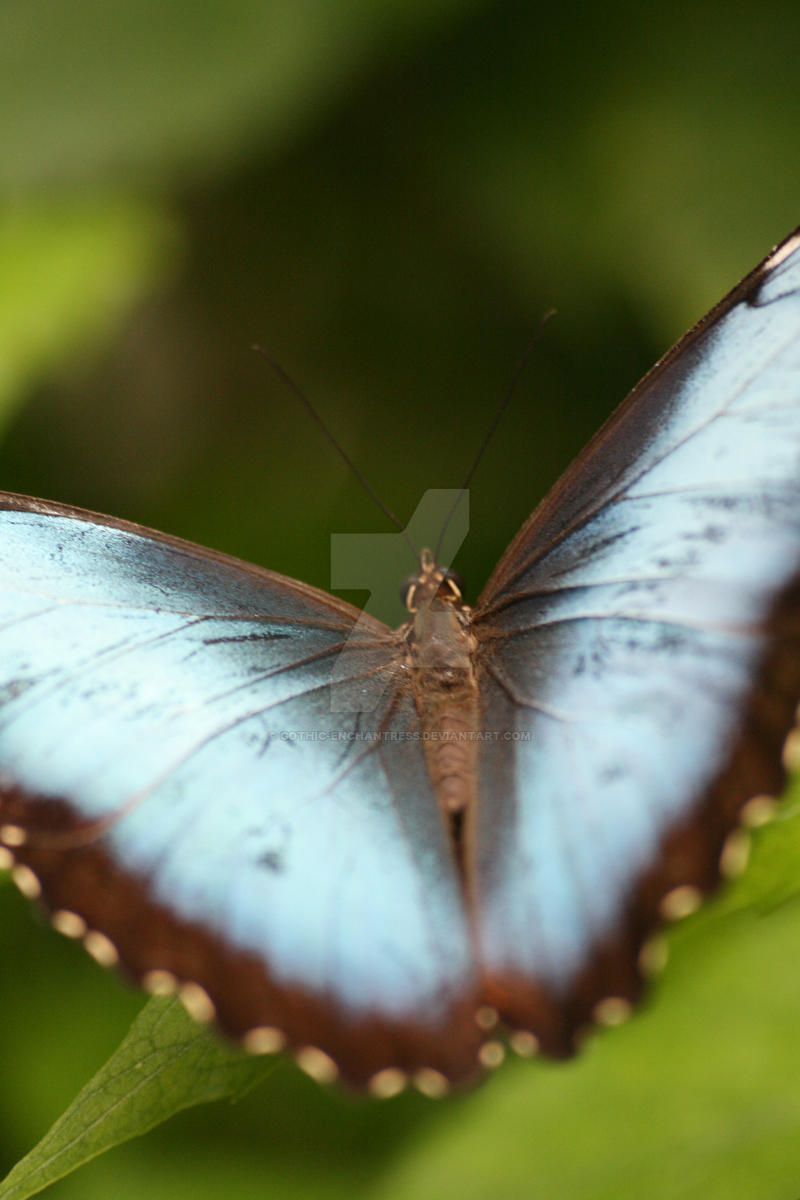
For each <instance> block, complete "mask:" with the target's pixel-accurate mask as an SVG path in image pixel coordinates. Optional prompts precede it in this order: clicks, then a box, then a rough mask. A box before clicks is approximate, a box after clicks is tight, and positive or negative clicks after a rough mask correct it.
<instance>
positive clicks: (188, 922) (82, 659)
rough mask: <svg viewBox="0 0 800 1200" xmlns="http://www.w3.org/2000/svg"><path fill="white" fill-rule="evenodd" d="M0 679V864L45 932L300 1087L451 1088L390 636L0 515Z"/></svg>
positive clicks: (441, 865)
mask: <svg viewBox="0 0 800 1200" xmlns="http://www.w3.org/2000/svg"><path fill="white" fill-rule="evenodd" d="M356 622H358V629H357V630H356V633H355V636H354V637H353V636H352V635H353V632H354V628H355V626H356ZM343 652H344V655H345V656H344V658H343V657H342V655H343ZM343 663H344V667H343V666H342V664H343ZM0 664H1V665H2V671H3V680H4V688H3V693H2V696H3V698H2V706H1V707H0V771H1V772H2V776H1V777H0V782H1V783H2V791H0V844H2V846H3V847H4V849H3V850H2V854H3V855H4V858H5V860H6V864H9V863H10V862H11V861H12V860H13V862H14V863H15V874H16V878H17V880H18V882H19V884H20V886H21V887H22V889H23V890H25V891H27V892H28V894H34V893H35V892H36V891H37V889H38V888H41V889H42V891H43V894H44V899H45V900H46V902H47V903H48V905H49V907H50V908H51V909H52V910H53V911H54V919H55V923H56V925H57V927H58V928H60V929H62V930H63V931H64V932H66V933H70V934H72V936H76V937H80V938H82V939H83V940H84V943H85V944H86V946H87V949H89V950H91V951H92V952H93V953H94V954H95V956H96V957H98V958H99V959H100V960H101V961H104V962H109V963H110V962H112V961H114V960H115V959H116V958H119V959H120V960H121V963H122V965H123V966H124V967H125V968H127V970H128V971H129V972H131V973H132V974H133V975H134V976H135V977H136V978H137V979H139V980H141V981H143V982H144V983H145V985H146V986H147V987H149V988H150V989H151V990H154V991H166V990H170V989H174V988H179V989H180V990H181V994H182V996H183V998H184V999H185V1001H186V1002H187V1006H188V1007H189V1008H190V1010H191V1011H194V1012H195V1013H196V1014H197V1015H199V1016H211V1015H213V1014H216V1016H217V1018H218V1020H219V1022H220V1023H221V1024H222V1026H223V1027H224V1028H225V1029H227V1030H228V1031H229V1032H232V1033H234V1034H237V1035H239V1036H244V1037H245V1039H246V1043H247V1044H248V1045H250V1046H251V1048H253V1049H277V1048H279V1047H280V1046H281V1045H283V1044H286V1045H288V1046H290V1047H292V1048H294V1050H295V1051H296V1052H297V1053H298V1056H299V1058H300V1061H301V1063H302V1064H303V1065H304V1066H305V1067H306V1068H307V1069H308V1070H310V1071H311V1073H314V1074H316V1075H317V1076H318V1077H320V1078H331V1077H333V1076H334V1075H335V1074H337V1072H339V1073H341V1075H342V1076H343V1077H344V1078H345V1079H346V1080H348V1081H350V1082H353V1083H356V1084H359V1085H362V1084H366V1083H368V1082H369V1080H370V1079H372V1078H373V1077H375V1076H376V1075H377V1076H378V1077H379V1079H382V1080H384V1081H385V1080H387V1079H390V1081H391V1082H392V1084H393V1086H394V1085H396V1084H397V1081H398V1080H400V1079H402V1078H403V1077H404V1075H408V1076H412V1075H413V1074H414V1073H415V1072H418V1071H419V1070H420V1069H428V1070H429V1071H430V1072H431V1075H430V1076H429V1077H430V1078H436V1077H437V1076H436V1074H435V1073H436V1072H438V1073H439V1075H440V1076H441V1077H442V1078H444V1077H445V1076H446V1077H448V1078H453V1079H459V1078H465V1077H467V1076H469V1075H471V1074H472V1073H474V1071H475V1069H476V1057H475V1054H476V1048H477V1044H478V1041H479V1037H478V1031H477V1029H476V1027H475V1025H474V1022H473V1019H472V1015H473V1011H474V1008H475V994H474V993H475V978H474V973H473V969H472V959H471V949H470V946H469V935H468V930H467V927H466V921H465V918H464V913H463V905H462V901H461V892H460V886H459V881H458V877H457V873H456V869H455V865H454V861H453V858H452V854H451V851H450V846H449V844H448V841H447V835H446V830H445V827H444V824H443V822H442V820H441V818H440V816H439V813H438V811H437V808H436V804H435V801H434V800H433V798H432V796H431V790H430V784H429V782H428V779H427V774H426V770H425V765H424V758H423V754H422V749H421V747H420V745H419V742H418V741H415V739H414V730H415V722H416V716H415V711H414V706H413V701H412V699H411V696H410V693H409V691H408V688H407V687H406V685H405V682H404V674H403V670H402V667H401V665H400V659H399V657H398V643H397V639H396V637H395V635H393V634H391V633H390V632H389V631H388V630H387V629H385V627H383V626H381V625H379V624H378V623H377V622H374V621H370V620H369V619H365V618H363V617H362V616H361V614H358V613H357V612H356V610H354V609H351V608H350V607H349V606H347V605H344V604H342V603H341V602H339V601H336V600H334V599H333V598H332V597H326V596H325V595H324V594H323V593H319V592H316V591H315V590H314V589H311V588H306V587H304V586H303V585H300V584H295V583H294V582H293V581H291V580H286V579H283V578H282V577H280V576H275V575H273V574H271V573H269V572H262V571H258V570H257V569H256V568H251V567H248V566H246V565H245V564H241V563H238V562H236V561H235V560H232V559H226V558H224V557H223V556H220V555H215V554H213V553H211V552H207V551H204V550H201V549H200V548H198V547H194V546H191V545H189V544H187V543H180V542H177V541H175V540H173V539H169V538H166V537H164V536H163V535H157V534H154V533H152V532H151V531H146V530H142V529H139V528H138V527H135V526H129V525H126V524H124V523H121V522H114V521H111V520H110V519H108V518H99V517H94V516H92V515H91V514H85V513H80V512H76V511H73V510H68V509H64V508H62V507H60V506H56V505H49V504H44V503H43V502H39V501H31V500H27V499H25V498H19V497H13V496H4V497H1V498H0ZM386 1072H389V1073H390V1074H389V1075H387V1074H386Z"/></svg>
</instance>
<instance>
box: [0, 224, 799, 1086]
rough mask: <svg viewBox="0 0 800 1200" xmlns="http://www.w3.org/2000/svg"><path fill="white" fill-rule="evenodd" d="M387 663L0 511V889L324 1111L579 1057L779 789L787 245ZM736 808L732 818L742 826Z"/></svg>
mask: <svg viewBox="0 0 800 1200" xmlns="http://www.w3.org/2000/svg"><path fill="white" fill-rule="evenodd" d="M406 602H407V607H408V610H409V612H408V620H407V622H406V623H405V624H404V625H403V626H402V627H401V628H400V629H398V630H391V629H389V628H388V627H387V626H385V625H383V624H382V623H380V622H378V621H376V620H374V619H373V618H371V617H367V616H365V615H364V614H361V613H359V612H358V611H357V610H356V609H354V608H352V607H351V606H350V605H348V604H346V603H344V602H343V601H341V600H339V599H335V598H334V597H332V596H330V595H327V594H325V593H324V592H321V591H318V590H316V589H314V588H312V587H309V586H306V585H305V584H303V583H298V582H296V581H295V580H292V579H288V578H285V577H283V576H280V575H277V574H274V573H272V572H270V571H268V570H263V569H261V568H259V567H255V566H251V565H248V564H246V563H242V562H239V561H237V560H235V559H232V558H228V557H226V556H224V555H222V554H218V553H215V552H214V551H211V550H207V549H203V548H201V547H198V546H195V545H191V544H189V543H187V542H183V541H179V540H177V539H175V538H171V537H168V536H166V535H164V534H161V533H155V532H153V531H151V530H149V529H144V528H142V527H140V526H137V525H133V524H129V523H127V522H124V521H120V520H115V519H114V518H112V517H106V516H97V515H95V514H92V513H88V512H84V511H81V510H78V509H74V508H69V507H66V506H64V505H60V504H55V503H50V502H48V501H43V500H36V499H32V498H30V497H24V496H16V495H12V494H2V495H0V866H3V867H5V868H7V869H11V870H12V872H13V876H14V878H15V880H16V882H17V884H18V885H19V887H20V888H21V890H22V891H23V892H24V893H25V894H26V895H29V896H31V897H38V896H41V897H42V899H43V900H44V902H45V903H46V905H47V906H48V908H49V910H50V913H51V918H52V921H53V924H54V925H55V926H56V928H58V929H59V930H61V931H62V932H63V933H65V934H68V935H69V936H72V937H74V938H78V939H80V940H82V941H83V943H84V945H85V946H86V948H87V949H88V950H89V951H90V952H91V953H92V954H93V955H94V957H95V958H97V959H98V960H99V961H100V962H102V963H106V964H112V963H118V964H119V965H120V966H121V967H122V968H123V969H124V970H125V971H126V972H127V973H128V975H130V976H132V977H133V978H134V979H136V980H137V981H139V982H140V983H141V984H142V985H143V986H144V987H145V988H146V989H147V990H148V991H150V992H152V993H156V994H161V993H167V992H175V991H177V992H178V994H179V995H180V996H181V998H182V999H183V1001H184V1003H185V1005H186V1006H187V1008H188V1009H189V1011H190V1012H192V1013H193V1014H194V1015H195V1016H197V1017H198V1018H204V1019H211V1018H212V1017H213V1018H215V1019H216V1021H217V1023H218V1025H219V1026H220V1027H221V1028H222V1029H223V1030H225V1031H227V1032H228V1033H230V1034H233V1035H235V1036H236V1037H238V1038H240V1039H241V1041H242V1042H243V1044H244V1045H245V1046H246V1047H247V1048H248V1049H250V1050H252V1051H254V1052H264V1053H273V1052H277V1051H279V1050H281V1049H283V1048H287V1049H289V1050H291V1051H292V1052H293V1053H294V1055H295V1057H296V1059H297V1061H298V1062H299V1063H300V1065H301V1066H302V1067H303V1068H304V1069H305V1070H306V1071H308V1072H309V1073H310V1074H312V1075H313V1076H315V1077H316V1078H318V1079H320V1080H332V1079H334V1078H336V1077H339V1078H341V1079H342V1080H344V1081H345V1082H347V1083H349V1084H351V1085H354V1086H356V1087H367V1088H369V1089H370V1090H371V1091H372V1092H373V1093H375V1094H377V1095H389V1094H392V1093H393V1092H395V1091H397V1090H399V1089H400V1088H401V1087H403V1086H404V1085H405V1084H406V1083H407V1082H408V1081H409V1080H410V1081H413V1082H415V1083H416V1084H417V1086H419V1087H420V1088H422V1089H423V1090H426V1091H428V1092H429V1093H431V1094H435V1093H437V1092H441V1091H444V1090H445V1089H446V1088H447V1086H448V1085H449V1084H450V1083H464V1082H467V1081H469V1080H471V1079H473V1078H475V1077H476V1076H477V1075H479V1074H480V1072H481V1070H482V1069H483V1068H484V1067H487V1066H490V1065H492V1064H493V1063H495V1062H496V1061H497V1060H498V1058H499V1057H500V1055H501V1050H500V1048H499V1047H500V1043H499V1042H498V1039H497V1031H498V1029H503V1030H505V1031H506V1032H507V1033H508V1036H509V1037H510V1040H511V1043H512V1045H513V1046H514V1047H515V1048H516V1049H518V1050H519V1051H520V1052H533V1051H534V1050H535V1049H537V1048H540V1049H541V1050H542V1051H543V1052H545V1053H547V1054H550V1055H556V1056H559V1055H567V1054H570V1053H571V1052H572V1051H573V1050H574V1048H575V1045H576V1043H577V1041H578V1040H579V1038H580V1036H581V1035H582V1032H583V1031H584V1030H585V1028H586V1027H587V1026H589V1025H591V1023H592V1022H598V1021H599V1022H601V1023H607V1024H608V1023H614V1022H616V1021H618V1020H620V1019H622V1018H623V1017H624V1016H625V1015H626V1014H627V1011H628V1009H629V1008H630V1006H631V1004H632V1003H633V1002H634V1001H635V1000H636V999H637V997H638V996H639V994H640V992H641V989H642V985H643V977H644V975H645V973H646V971H645V967H646V951H647V947H648V945H649V942H648V938H649V937H650V935H651V934H652V932H653V930H654V929H656V928H657V926H658V925H659V923H660V922H661V921H663V920H664V919H665V918H668V917H670V916H677V915H680V914H681V913H685V912H687V911H689V910H690V909H692V908H693V907H694V906H695V905H696V903H697V902H698V901H699V899H700V897H701V895H702V894H704V893H706V892H707V891H709V890H710V889H711V888H713V887H714V885H715V884H716V883H717V882H718V880H719V877H720V860H721V856H722V857H723V859H724V856H725V854H730V847H731V844H732V843H731V834H732V831H734V830H735V829H736V828H737V824H738V822H739V821H740V818H741V815H742V812H743V811H744V812H745V813H747V812H748V811H752V809H753V805H754V804H756V805H757V804H758V803H759V801H758V797H764V796H765V795H769V794H772V793H775V792H776V791H777V790H778V789H779V788H780V787H781V784H782V782H783V778H784V770H783V767H782V765H781V749H782V746H783V744H784V741H785V739H786V738H787V736H788V735H789V733H790V731H791V730H792V727H793V724H794V720H795V710H796V706H797V701H798V696H800V231H797V232H795V233H794V234H792V235H791V236H790V237H789V238H788V239H786V240H785V241H784V242H783V243H782V244H781V245H780V246H779V247H778V248H777V249H776V250H774V251H773V252H772V254H771V255H770V256H769V257H768V258H767V259H766V260H765V261H764V262H763V263H762V264H761V265H760V266H758V267H757V268H756V269H755V270H754V271H753V272H752V273H751V274H750V275H748V276H747V277H746V278H745V279H744V280H743V282H742V283H740V284H739V285H738V287H736V288H735V289H734V290H733V291H732V292H731V293H730V295H729V296H728V297H727V298H726V299H724V300H723V301H722V302H721V303H720V304H719V305H718V306H717V307H716V308H714V309H713V310H712V311H711V313H709V315H708V316H707V317H705V318H704V320H702V321H701V322H700V323H699V324H698V325H697V326H695V327H694V328H693V329H692V330H690V332H689V333H688V334H687V335H686V336H685V337H684V338H683V339H682V340H681V341H680V342H679V343H678V344H677V346H676V347H675V348H674V349H673V350H672V351H670V352H669V353H668V354H667V355H666V356H665V357H664V358H663V359H662V360H661V361H660V362H659V363H658V364H657V365H656V366H655V367H654V368H653V370H652V371H651V372H650V373H649V374H648V375H647V376H646V377H645V379H644V380H643V381H642V382H641V383H640V384H639V385H638V387H637V388H636V389H635V390H634V391H633V392H632V394H631V395H630V396H629V397H628V399H627V400H626V401H625V402H624V403H623V404H622V406H621V407H620V408H619V409H618V410H617V411H616V412H615V413H614V415H613V416H612V417H611V418H610V419H609V421H608V422H607V423H606V424H605V425H604V427H603V428H602V429H601V430H600V432H599V433H598V434H597V435H596V436H595V438H594V439H593V440H592V441H591V442H590V443H589V445H588V446H587V447H586V449H585V450H584V451H583V453H582V454H581V455H580V456H579V458H578V459H577V460H576V461H575V463H573V465H572V467H571V468H570V469H569V470H568V471H567V473H566V474H565V475H564V477H563V478H562V479H561V481H560V482H559V483H558V484H557V486H556V487H555V488H554V489H553V491H552V493H551V494H550V495H549V496H548V497H547V498H546V499H545V500H544V502H543V503H542V504H541V505H540V507H539V508H537V509H536V511H535V512H534V513H533V514H532V516H531V517H530V518H529V520H528V521H527V522H526V524H525V525H524V526H523V528H522V529H521V530H520V532H519V533H518V534H517V536H516V538H515V539H514V540H513V541H512V543H511V545H510V546H509V548H508V549H507V551H506V552H505V554H504V555H503V557H502V558H501V560H500V562H499V564H498V566H497V568H496V569H495V571H494V573H493V574H492V576H491V578H490V580H489V582H488V584H487V585H486V587H485V589H484V591H483V593H482V595H481V596H480V598H479V599H478V601H477V603H476V605H475V606H474V608H472V609H471V610H470V609H469V608H467V607H466V606H465V604H464V602H463V599H462V596H461V590H460V587H459V584H458V581H457V579H456V578H455V577H454V576H453V574H452V573H451V572H450V571H449V570H447V569H445V568H444V567H443V566H441V565H439V564H438V563H437V562H436V561H435V559H434V558H433V556H432V555H431V554H430V553H424V554H423V555H422V558H421V561H420V565H419V571H418V574H417V576H416V577H415V578H414V579H413V581H412V582H411V584H410V586H409V587H408V588H407V592H406ZM754 798H755V799H754Z"/></svg>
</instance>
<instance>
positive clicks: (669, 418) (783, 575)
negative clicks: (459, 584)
mask: <svg viewBox="0 0 800 1200" xmlns="http://www.w3.org/2000/svg"><path fill="white" fill-rule="evenodd" d="M799 578H800V235H798V234H795V235H793V236H792V237H791V238H790V239H788V240H787V241H786V242H785V243H784V244H783V245H782V246H781V247H780V248H779V249H778V250H776V251H775V252H774V253H773V254H772V255H771V256H770V258H768V259H767V260H766V261H765V262H764V263H763V264H762V265H761V266H760V267H759V268H757V269H756V270H755V271H754V272H753V273H752V274H751V275H750V276H748V278H747V279H745V280H744V281H743V283H742V284H740V285H739V287H738V288H736V289H735V290H734V291H733V292H732V293H731V295H730V296H729V297H728V298H727V299H726V300H725V301H723V302H722V304H721V305H720V306H718V308H717V309H715V310H713V311H712V313H710V314H709V316H708V317H707V318H706V319H705V320H704V321H703V322H702V323H701V324H700V325H699V326H697V327H696V328H695V329H694V330H692V331H690V333H689V334H688V335H687V336H686V338H684V339H683V340H682V341H681V342H680V343H678V345H677V346H676V347H675V349H674V350H673V351H671V352H670V354H668V355H667V356H666V358H665V359H664V360H662V362H661V363H659V364H658V365H657V366H656V367H655V368H654V369H653V371H652V372H651V373H650V374H649V375H648V376H647V377H646V378H645V379H644V380H643V382H642V383H641V384H640V385H639V386H638V387H637V388H636V389H635V390H634V392H633V393H632V395H631V396H630V397H629V398H628V400H627V401H626V402H625V403H624V404H623V405H622V406H621V407H620V409H619V410H618V411H617V412H616V413H615V414H614V415H613V416H612V417H611V419H610V420H609V421H608V423H607V424H606V425H605V426H604V428H603V429H602V430H601V431H600V433H599V434H598V435H597V437H596V438H595V439H594V440H593V441H592V442H591V443H590V445H589V446H588V447H587V449H586V450H585V451H584V453H583V455H582V456H581V457H580V458H579V459H578V460H577V461H576V462H575V463H574V464H573V466H572V468H571V469H570V470H569V471H568V472H567V474H566V475H565V477H564V478H563V480H562V481H561V482H560V484H559V485H557V487H556V488H555V490H554V492H553V493H552V494H551V496H550V497H549V498H548V499H546V500H545V502H544V503H543V505H542V506H541V507H540V509H539V510H537V511H536V512H535V513H534V514H533V516H532V517H531V519H530V520H529V521H528V523H527V524H526V525H525V526H524V527H523V529H522V530H521V531H520V533H519V535H518V536H517V538H516V539H515V541H514V542H513V543H512V545H511V546H510V547H509V549H508V551H507V553H506V554H505V556H504V557H503V559H502V560H501V562H500V564H499V565H498V568H497V570H496V571H495V573H494V575H493V577H492V579H491V580H490V582H489V584H488V586H487V588H486V590H485V592H484V594H483V596H482V597H481V599H480V601H479V603H478V605H477V606H476V610H475V623H474V627H473V628H474V632H475V634H476V636H477V638H478V642H479V650H478V662H479V671H480V677H481V687H482V695H483V702H484V711H485V717H486V724H487V726H488V727H489V728H490V729H493V730H496V731H497V734H498V739H499V740H498V741H497V742H495V743H489V744H488V745H487V746H486V747H485V752H484V754H483V765H482V771H481V801H480V804H479V806H478V808H477V811H476V813H475V815H474V820H473V822H472V824H471V827H470V828H469V829H468V835H467V842H468V846H469V856H470V875H471V882H470V887H471V889H472V892H473V900H474V906H475V913H476V918H475V919H476V925H477V929H478V937H479V939H480V943H481V957H482V960H483V963H484V967H485V971H486V973H487V977H488V979H489V987H490V992H491V995H492V998H493V999H494V1001H495V1003H496V1004H497V1005H498V1007H499V1008H500V1009H501V1011H502V1012H503V1014H504V1015H505V1017H506V1018H507V1020H509V1021H510V1022H511V1023H512V1024H513V1025H516V1026H518V1027H523V1028H527V1029H531V1030H533V1031H534V1032H535V1033H536V1034H537V1035H538V1037H539V1038H540V1040H541V1042H542V1043H543V1045H544V1046H545V1047H546V1048H548V1049H549V1050H551V1051H553V1052H556V1053H560V1052H567V1051H568V1050H569V1048H570V1046H571V1043H572V1040H573V1035H574V1033H575V1031H576V1030H577V1029H579V1028H580V1027H581V1025H583V1024H585V1023H586V1022H587V1021H588V1020H589V1019H590V1018H591V1016H592V1014H593V1013H594V1015H595V1017H596V1018H598V1019H608V1020H614V1019H616V1018H617V1017H619V1016H620V1015H621V1014H622V1012H623V1011H624V1008H625V1005H624V1003H622V1004H621V1003H620V1001H624V1000H630V999H633V998H634V997H635V996H636V994H637V992H638V990H639V975H640V970H639V966H638V962H637V955H638V952H639V950H640V947H641V945H642V941H643V938H644V937H645V935H646V934H647V933H648V931H650V930H651V928H652V927H653V925H654V923H655V922H656V921H657V919H658V916H659V912H662V913H663V912H670V911H672V912H675V913H678V912H679V911H680V910H681V909H685V908H686V907H687V906H688V905H690V904H691V902H692V901H693V899H694V897H695V894H696V893H695V889H699V890H701V891H703V890H706V889H708V888H709V887H711V886H712V885H713V884H714V883H715V882H716V880H717V879H718V875H719V860H720V853H721V850H722V848H723V844H724V841H725V838H726V835H727V834H728V833H729V831H730V830H731V828H732V827H733V826H734V824H735V823H736V821H737V818H738V814H739V812H740V810H741V808H742V806H743V805H744V804H745V802H747V801H748V800H749V799H750V798H751V797H753V796H755V795H756V794H758V793H764V792H774V791H775V790H776V789H778V788H779V787H780V785H781V782H782V779H783V773H782V769H781V767H780V753H781V748H782V744H783V741H784V739H785V737H786V735H787V733H788V731H789V730H790V728H791V726H792V724H793V722H794V717H795V708H796V705H797V700H798V695H799V694H800V587H799V586H798V580H799ZM509 738H510V739H513V740H507V739H509ZM504 739H506V740H504ZM676 889H677V890H676ZM665 897H666V900H665ZM603 1001H605V1002H606V1003H605V1004H602V1003H601V1002H603ZM598 1005H599V1007H598Z"/></svg>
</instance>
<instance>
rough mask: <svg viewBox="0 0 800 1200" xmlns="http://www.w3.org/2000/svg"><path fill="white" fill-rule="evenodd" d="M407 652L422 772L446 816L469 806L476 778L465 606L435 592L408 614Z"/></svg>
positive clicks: (476, 712)
mask: <svg viewBox="0 0 800 1200" xmlns="http://www.w3.org/2000/svg"><path fill="white" fill-rule="evenodd" d="M409 654H410V662H409V666H410V668H411V678H412V687H413V691H414V700H415V703H416V707H417V712H418V714H419V720H420V729H421V733H422V739H423V745H424V748H425V757H426V761H427V764H428V771H429V773H430V777H431V781H432V783H433V786H434V788H435V791H436V796H437V799H438V801H439V806H440V808H441V809H442V811H443V812H444V814H445V815H446V816H447V817H448V818H451V817H452V816H453V815H454V814H457V813H461V812H463V811H464V810H465V809H466V808H468V807H469V806H471V805H472V803H473V802H474V797H475V787H476V779H477V747H478V738H477V736H476V735H477V732H478V729H479V727H480V703H479V692H478V685H477V681H476V679H475V673H474V670H473V666H472V656H471V635H470V633H469V613H468V610H467V609H465V608H463V607H462V606H460V605H458V604H454V603H452V602H451V601H449V600H440V599H437V598H435V597H434V598H433V599H432V600H430V601H429V602H427V603H423V604H422V605H421V606H420V607H419V608H418V609H417V611H416V612H415V614H414V623H413V626H412V629H411V632H410V637H409Z"/></svg>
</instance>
